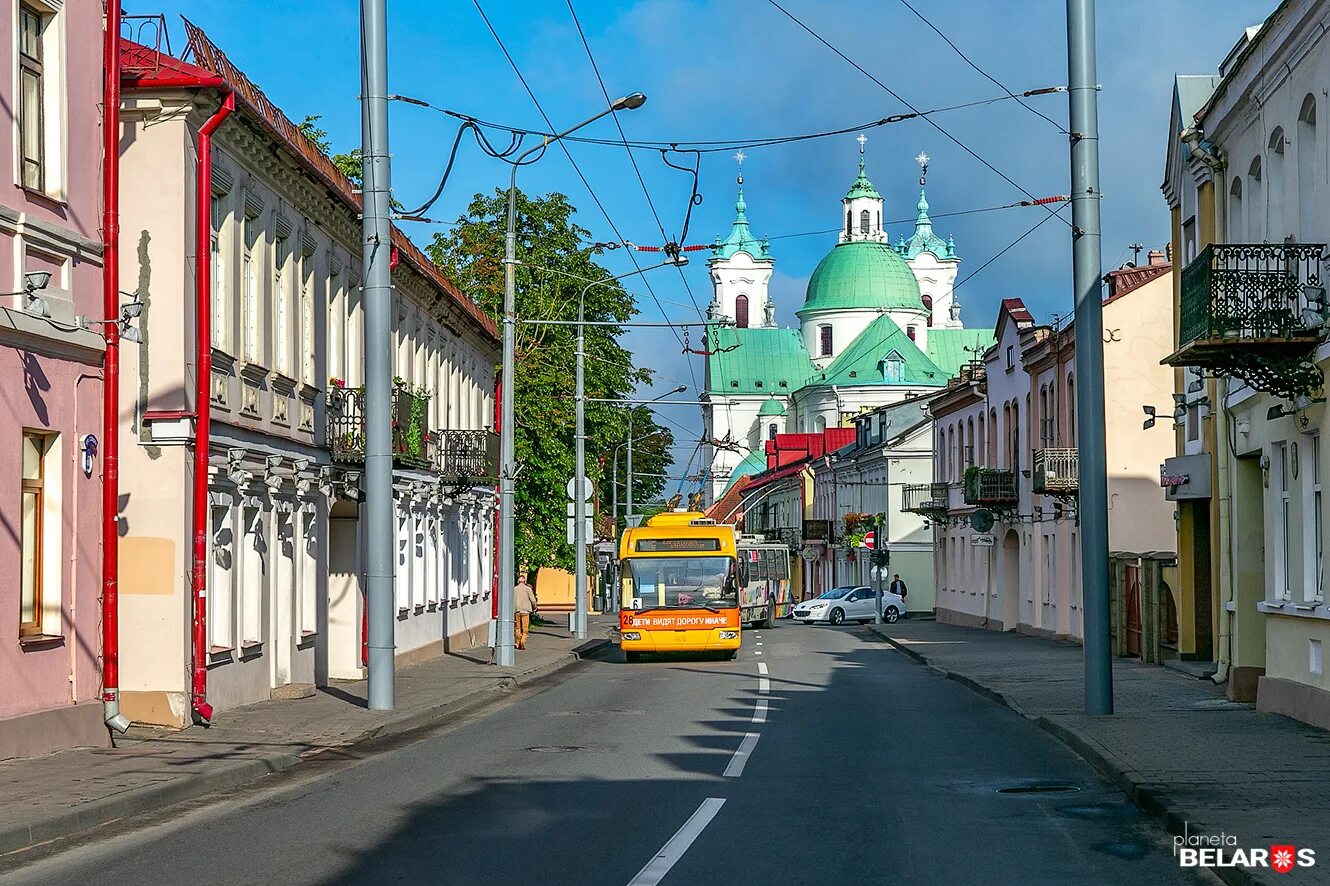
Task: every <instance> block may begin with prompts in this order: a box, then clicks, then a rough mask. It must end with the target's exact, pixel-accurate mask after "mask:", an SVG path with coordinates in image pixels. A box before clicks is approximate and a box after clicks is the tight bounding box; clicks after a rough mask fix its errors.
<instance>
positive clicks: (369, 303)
mask: <svg viewBox="0 0 1330 886" xmlns="http://www.w3.org/2000/svg"><path fill="white" fill-rule="evenodd" d="M387 20H388V10H387V0H360V41H361V58H362V59H363V61H362V64H363V65H364V68H363V70H362V72H361V78H360V79H361V97H360V109H361V115H360V122H361V156H362V157H363V163H364V167H363V170H364V172H363V181H362V184H361V193H362V195H363V206H364V208H363V210H362V231H363V240H364V242H363V243H362V244H361V245H362V249H363V262H364V269H365V270H364V274H365V284H364V305H365V514H366V532H365V547H366V568H365V574H366V578H367V580H368V588H367V594H366V597H367V599H366V606H367V607H368V609H369V613H368V614H369V707H370V710H374V711H390V710H392V709H393V704H394V699H393V695H394V681H393V652H394V645H395V644H394V618H393V616H394V614H395V613H394V612H393V554H394V551H393V456H392V396H393V392H392V376H393V373H392V364H391V360H390V356H389V355H390V354H391V353H392V324H391V320H392V297H393V286H392V271H391V268H390V266H389V262H390V261H391V258H392V223H391V221H389V213H390V211H391V196H392V189H391V179H390V177H389V171H388V21H387Z"/></svg>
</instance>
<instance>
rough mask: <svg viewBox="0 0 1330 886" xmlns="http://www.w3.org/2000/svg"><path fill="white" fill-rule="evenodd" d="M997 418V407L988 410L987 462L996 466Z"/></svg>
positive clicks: (991, 465)
mask: <svg viewBox="0 0 1330 886" xmlns="http://www.w3.org/2000/svg"><path fill="white" fill-rule="evenodd" d="M997 441H998V420H997V407H993V408H992V409H990V410H988V464H989V466H990V467H994V468H996V467H997V466H998V455H997V446H998V442H997Z"/></svg>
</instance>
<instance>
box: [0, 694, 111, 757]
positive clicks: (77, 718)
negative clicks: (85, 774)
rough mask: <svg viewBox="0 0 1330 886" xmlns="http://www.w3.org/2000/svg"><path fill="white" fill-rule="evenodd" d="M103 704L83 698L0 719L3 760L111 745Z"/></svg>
mask: <svg viewBox="0 0 1330 886" xmlns="http://www.w3.org/2000/svg"><path fill="white" fill-rule="evenodd" d="M110 746H111V732H110V730H109V729H107V728H106V724H104V723H103V722H102V703H101V702H100V701H82V702H79V703H78V704H71V705H62V706H60V707H58V708H49V709H47V710H45V711H36V712H34V713H31V714H22V715H20V716H17V717H6V718H5V719H3V720H0V760H8V759H10V758H12V757H32V756H36V755H37V754H50V753H52V752H54V751H63V750H67V749H68V748H109V747H110Z"/></svg>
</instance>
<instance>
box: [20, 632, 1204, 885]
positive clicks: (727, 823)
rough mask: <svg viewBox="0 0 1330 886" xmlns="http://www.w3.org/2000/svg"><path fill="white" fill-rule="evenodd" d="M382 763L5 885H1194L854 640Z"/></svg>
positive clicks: (1059, 759) (599, 687)
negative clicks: (96, 883)
mask: <svg viewBox="0 0 1330 886" xmlns="http://www.w3.org/2000/svg"><path fill="white" fill-rule="evenodd" d="M763 672H765V673H763ZM395 744H396V746H392V747H387V748H382V749H379V750H378V751H377V752H374V753H370V754H368V755H366V756H363V757H359V758H355V757H349V758H346V759H341V760H338V759H331V760H329V761H327V762H326V763H324V764H322V765H320V764H311V765H309V766H308V767H306V768H305V771H304V772H303V773H301V774H299V775H298V776H292V777H289V778H282V777H281V776H278V777H275V778H272V779H268V780H266V781H265V783H264V784H263V785H262V786H261V787H259V788H254V789H249V790H246V791H242V792H239V793H238V794H236V795H232V796H227V797H218V798H213V799H211V800H209V801H206V802H204V803H200V804H195V805H194V806H192V807H190V808H189V809H181V810H173V811H171V812H169V813H167V814H165V815H159V816H157V817H156V818H155V819H153V820H147V821H139V822H129V823H126V825H124V826H121V827H118V828H111V829H108V830H107V831H104V832H102V833H99V835H98V837H97V838H96V839H90V840H85V841H84V842H82V843H81V844H79V845H73V846H70V847H68V848H63V849H62V851H59V852H58V853H55V854H50V855H49V856H48V857H45V858H40V859H37V860H35V861H34V863H32V864H29V865H28V866H26V867H23V868H19V869H18V870H12V869H11V870H9V871H7V872H6V871H4V869H3V867H0V881H3V882H4V883H6V884H15V886H17V884H29V883H31V884H43V886H45V884H52V883H73V884H80V886H82V884H87V883H92V882H100V883H156V884H176V883H179V884H190V886H197V884H204V883H206V884H209V886H212V884H238V886H239V884H243V886H255V884H270V883H271V884H304V883H357V884H359V883H374V884H380V883H441V884H542V886H543V884H563V883H569V884H573V883H576V884H607V886H623V884H635V886H652V884H655V883H663V884H666V886H676V884H795V883H814V884H823V883H826V884H858V883H899V884H915V883H919V884H934V883H937V884H968V883H976V884H978V883H984V884H990V883H1068V884H1072V883H1075V884H1092V883H1104V884H1121V883H1132V884H1147V883H1188V882H1207V883H1208V882H1213V881H1211V880H1208V879H1201V878H1198V877H1197V876H1196V875H1192V874H1188V873H1185V872H1183V871H1181V870H1179V868H1178V867H1177V863H1176V861H1175V860H1174V858H1173V856H1172V853H1171V851H1170V849H1169V838H1168V837H1167V835H1166V834H1165V833H1164V832H1163V831H1162V830H1161V829H1159V828H1158V827H1157V826H1156V825H1154V824H1153V823H1152V822H1151V821H1149V820H1148V819H1146V818H1145V817H1144V816H1143V815H1142V814H1141V813H1140V812H1139V811H1137V810H1136V809H1135V807H1133V806H1131V805H1130V804H1129V803H1128V802H1127V801H1126V800H1125V799H1124V798H1123V796H1122V795H1121V794H1120V793H1119V792H1118V791H1117V790H1115V789H1114V788H1112V787H1111V786H1110V785H1108V784H1107V783H1105V782H1104V781H1102V780H1101V779H1100V778H1099V777H1098V776H1097V775H1096V774H1095V773H1094V772H1093V770H1091V769H1090V767H1089V766H1087V765H1086V764H1085V763H1084V762H1083V761H1081V760H1080V758H1078V757H1076V756H1075V755H1074V754H1072V753H1071V752H1070V751H1069V750H1067V749H1066V748H1065V747H1064V746H1063V745H1061V744H1060V743H1058V742H1057V741H1056V740H1055V739H1053V738H1052V737H1050V736H1048V735H1046V734H1045V733H1044V732H1042V731H1041V730H1039V729H1037V728H1036V727H1034V726H1032V725H1030V724H1029V723H1027V722H1025V721H1024V720H1023V719H1022V718H1020V717H1018V716H1017V715H1015V714H1013V713H1012V712H1010V711H1008V710H1006V709H1005V708H1002V707H999V706H998V705H996V704H994V703H992V702H990V701H987V700H985V699H983V698H981V697H980V696H978V695H976V694H974V693H972V692H970V691H969V690H967V689H965V688H964V687H962V686H960V685H958V684H956V683H954V682H952V681H949V680H946V679H944V678H942V677H941V676H939V675H937V674H935V673H934V672H932V671H931V670H929V669H928V668H925V667H921V666H919V665H916V664H914V663H913V662H911V661H910V660H908V659H906V658H905V657H904V656H902V655H901V654H900V653H897V652H895V651H894V650H892V649H891V647H889V646H887V645H885V644H883V643H881V642H880V641H876V640H875V639H872V638H870V637H869V635H868V632H867V631H865V630H864V629H861V628H829V627H811V626H803V625H793V624H791V623H790V622H788V621H786V622H782V623H781V625H780V626H779V627H778V628H776V629H773V630H765V631H758V632H746V633H745V635H744V647H743V650H742V651H741V653H740V655H739V657H738V658H737V659H736V660H735V661H733V662H724V661H714V660H706V659H697V660H687V661H679V660H672V661H652V662H647V663H643V664H638V665H627V664H625V663H624V662H623V659H622V656H620V655H619V654H618V653H617V652H614V653H612V654H607V655H606V656H605V657H604V659H603V660H597V661H592V662H589V663H587V664H585V665H581V666H579V667H577V668H576V669H574V670H573V671H572V672H570V673H569V674H567V676H565V677H562V678H560V679H557V680H553V681H550V682H549V683H547V684H546V685H544V686H540V687H538V688H536V689H533V690H530V691H523V692H519V693H518V694H517V695H516V696H514V697H513V698H512V699H510V700H509V701H508V702H507V703H505V704H502V705H499V706H497V707H496V708H494V709H492V710H490V711H488V712H486V713H485V714H484V715H483V716H478V717H474V718H472V719H471V720H469V721H468V722H464V723H462V724H460V725H455V726H453V727H451V728H448V729H445V730H439V731H436V732H434V733H431V734H426V735H421V736H415V737H412V738H411V739H409V740H407V741H399V742H396V743H395ZM1010 788H1016V789H1017V791H1016V792H1011V791H1007V792H1004V789H1010ZM1032 788H1033V789H1034V790H1031V789H1032ZM1046 788H1056V790H1044V789H1046Z"/></svg>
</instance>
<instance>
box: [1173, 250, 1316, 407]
mask: <svg viewBox="0 0 1330 886" xmlns="http://www.w3.org/2000/svg"><path fill="white" fill-rule="evenodd" d="M1324 252H1325V245H1324V244H1317V243H1311V244H1309V243H1262V244H1229V243H1222V244H1220V243H1217V244H1212V245H1210V246H1207V247H1206V248H1205V249H1203V250H1202V251H1201V254H1200V255H1199V256H1197V257H1196V259H1195V260H1194V261H1193V262H1191V264H1189V265H1187V267H1186V268H1184V269H1183V271H1182V299H1181V305H1180V308H1181V314H1180V319H1179V323H1178V344H1179V349H1178V351H1177V352H1176V353H1174V354H1173V355H1171V356H1170V357H1168V359H1167V360H1165V361H1164V362H1166V363H1169V364H1171V365H1173V366H1195V367H1200V368H1206V369H1212V370H1214V371H1216V372H1220V373H1225V374H1230V375H1235V376H1238V377H1239V378H1242V379H1244V380H1245V381H1247V383H1248V384H1249V385H1251V386H1252V387H1253V388H1255V389H1257V390H1261V391H1266V392H1269V393H1275V394H1279V395H1281V396H1286V397H1289V398H1292V397H1294V396H1296V395H1297V394H1300V393H1305V392H1306V391H1309V390H1314V389H1315V388H1317V387H1319V386H1320V382H1321V373H1320V370H1318V369H1316V367H1315V365H1314V364H1313V363H1312V362H1311V360H1310V357H1311V354H1312V352H1313V351H1314V350H1315V347H1316V344H1317V342H1318V341H1319V340H1320V338H1321V334H1322V331H1323V327H1324V317H1325V311H1326V299H1325V288H1324V286H1323V284H1322V281H1321V255H1322V254H1323V253H1324Z"/></svg>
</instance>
